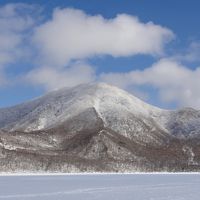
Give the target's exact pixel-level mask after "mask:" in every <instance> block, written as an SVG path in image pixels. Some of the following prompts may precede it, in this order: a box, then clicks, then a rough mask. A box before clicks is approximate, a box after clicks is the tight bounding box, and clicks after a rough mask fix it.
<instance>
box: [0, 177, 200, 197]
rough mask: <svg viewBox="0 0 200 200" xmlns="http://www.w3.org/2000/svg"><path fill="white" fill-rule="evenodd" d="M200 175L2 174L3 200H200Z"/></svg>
mask: <svg viewBox="0 0 200 200" xmlns="http://www.w3.org/2000/svg"><path fill="white" fill-rule="evenodd" d="M199 188H200V174H126V175H122V174H118V175H116V174H110V175H108V174H107V175H62V176H57V175H55V176H51V175H50V176H43V175H40V176H1V177H0V199H20V200H24V199H26V200H29V199H33V200H54V199H55V200H66V199H69V200H82V199H85V200H86V199H87V200H95V199H99V200H100V199H103V200H128V199H130V200H191V199H192V200H199V198H200V190H199Z"/></svg>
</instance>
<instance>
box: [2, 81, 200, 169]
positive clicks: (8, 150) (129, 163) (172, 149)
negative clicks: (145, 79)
mask: <svg viewBox="0 0 200 200" xmlns="http://www.w3.org/2000/svg"><path fill="white" fill-rule="evenodd" d="M199 124H200V112H199V111H197V110H193V109H189V108H187V109H182V110H178V111H169V110H162V109H159V108H156V107H154V106H151V105H148V104H146V103H144V102H143V101H141V100H140V99H138V98H136V97H134V96H132V95H131V94H129V93H127V92H125V91H123V90H121V89H119V88H116V87H113V86H110V85H107V84H104V83H99V84H95V83H93V84H85V85H79V86H76V87H73V88H63V89H61V90H57V91H53V92H51V93H49V94H47V95H45V96H43V97H39V98H37V99H35V100H33V101H29V102H26V103H23V104H21V105H17V106H14V107H10V108H3V109H0V160H1V164H0V169H1V170H2V171H5V170H6V166H7V165H9V166H12V167H11V168H12V170H14V171H18V170H23V171H24V170H25V171H27V170H28V171H38V170H42V171H65V172H71V171H73V170H75V171H135V170H140V171H141V170H142V171H149V170H150V171H151V170H154V171H158V170H179V171H180V170H197V169H199V168H198V167H199V164H198V163H199V155H200V151H199V148H198V147H199V144H200V142H199V135H200V125H199ZM36 165H37V167H36ZM8 170H9V171H10V170H11V169H8ZM12 170H11V171H12Z"/></svg>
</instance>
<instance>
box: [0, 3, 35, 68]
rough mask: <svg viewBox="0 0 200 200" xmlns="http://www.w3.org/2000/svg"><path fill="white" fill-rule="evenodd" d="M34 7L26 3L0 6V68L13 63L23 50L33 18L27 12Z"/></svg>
mask: <svg viewBox="0 0 200 200" xmlns="http://www.w3.org/2000/svg"><path fill="white" fill-rule="evenodd" d="M33 9H34V7H33V6H29V5H26V4H7V5H5V6H3V7H0V68H3V67H4V65H5V64H8V63H14V62H15V61H16V59H18V58H19V57H21V56H22V55H23V54H24V53H25V52H23V45H24V39H25V36H26V34H25V33H26V31H27V30H28V29H29V28H30V27H32V26H33V24H34V20H33V17H31V16H30V15H29V14H28V13H29V12H31V11H32V10H33Z"/></svg>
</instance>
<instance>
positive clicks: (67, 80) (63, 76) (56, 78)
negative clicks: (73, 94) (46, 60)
mask: <svg viewBox="0 0 200 200" xmlns="http://www.w3.org/2000/svg"><path fill="white" fill-rule="evenodd" d="M26 80H27V81H28V82H31V83H32V84H34V85H40V86H43V87H44V89H45V90H47V91H48V90H53V89H58V88H62V87H65V86H67V87H72V86H75V85H78V84H82V83H88V82H92V81H94V80H95V71H94V68H93V67H91V66H90V65H87V64H85V63H76V64H74V65H72V66H70V67H67V68H65V69H61V68H60V69H55V68H52V67H43V68H38V69H34V70H32V71H31V72H29V73H28V74H27V76H26Z"/></svg>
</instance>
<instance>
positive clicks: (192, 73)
mask: <svg viewBox="0 0 200 200" xmlns="http://www.w3.org/2000/svg"><path fill="white" fill-rule="evenodd" d="M100 79H101V80H102V81H105V82H109V83H111V84H114V85H117V86H119V87H122V88H124V89H126V88H128V87H130V86H134V87H136V86H143V85H148V86H151V87H153V88H156V89H158V92H159V96H160V99H161V100H162V101H163V102H167V103H171V102H176V103H178V104H179V105H180V106H192V107H195V108H199V107H200V90H199V85H200V67H199V68H196V69H195V70H192V69H189V68H187V67H185V66H183V65H182V64H181V63H178V62H177V61H175V60H171V59H161V60H160V61H158V62H157V63H155V64H153V65H152V66H151V67H149V68H146V69H144V70H133V71H131V72H128V73H108V74H102V75H101V77H100Z"/></svg>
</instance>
